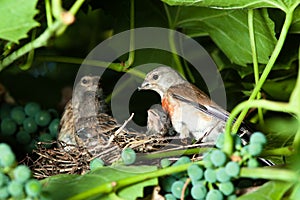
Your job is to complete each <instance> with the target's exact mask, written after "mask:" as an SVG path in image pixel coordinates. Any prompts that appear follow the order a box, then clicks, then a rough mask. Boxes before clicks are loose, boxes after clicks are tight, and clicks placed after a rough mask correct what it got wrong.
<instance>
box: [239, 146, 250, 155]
mask: <svg viewBox="0 0 300 200" xmlns="http://www.w3.org/2000/svg"><path fill="white" fill-rule="evenodd" d="M241 155H242V156H247V155H249V145H246V146H244V147H243V148H242V149H241Z"/></svg>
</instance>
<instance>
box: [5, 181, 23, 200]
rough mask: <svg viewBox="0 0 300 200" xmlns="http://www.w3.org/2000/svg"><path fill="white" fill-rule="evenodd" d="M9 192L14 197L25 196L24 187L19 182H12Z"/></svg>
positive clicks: (9, 185)
mask: <svg viewBox="0 0 300 200" xmlns="http://www.w3.org/2000/svg"><path fill="white" fill-rule="evenodd" d="M8 192H9V193H10V194H11V196H13V197H18V198H19V197H21V196H22V195H23V185H22V184H21V183H19V182H17V181H14V180H12V181H11V182H9V184H8Z"/></svg>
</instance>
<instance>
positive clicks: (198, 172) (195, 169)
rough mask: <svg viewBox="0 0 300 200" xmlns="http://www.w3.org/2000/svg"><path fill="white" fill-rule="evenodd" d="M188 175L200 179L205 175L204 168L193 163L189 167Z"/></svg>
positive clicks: (193, 178)
mask: <svg viewBox="0 0 300 200" xmlns="http://www.w3.org/2000/svg"><path fill="white" fill-rule="evenodd" d="M187 173H188V176H189V177H190V178H191V179H192V180H200V179H201V178H202V177H203V170H202V168H201V167H200V166H199V165H196V164H193V165H191V166H189V167H188V169H187Z"/></svg>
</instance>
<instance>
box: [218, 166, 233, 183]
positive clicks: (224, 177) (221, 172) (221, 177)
mask: <svg viewBox="0 0 300 200" xmlns="http://www.w3.org/2000/svg"><path fill="white" fill-rule="evenodd" d="M216 176H217V180H218V181H219V182H221V183H222V182H227V181H229V180H230V176H229V175H228V174H227V172H226V170H225V168H224V167H220V168H218V169H217V172H216Z"/></svg>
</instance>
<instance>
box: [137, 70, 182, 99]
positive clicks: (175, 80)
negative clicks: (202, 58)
mask: <svg viewBox="0 0 300 200" xmlns="http://www.w3.org/2000/svg"><path fill="white" fill-rule="evenodd" d="M185 82H186V80H184V79H183V78H182V76H180V74H179V73H178V72H176V71H175V70H173V69H172V68H171V67H166V66H162V67H158V68H156V69H154V70H152V71H150V72H149V73H148V74H147V75H146V78H145V79H144V82H143V83H142V85H141V87H139V90H153V91H155V92H157V93H158V94H159V95H160V97H161V98H163V96H164V94H165V93H166V92H167V90H168V89H169V88H170V87H171V86H174V85H177V84H181V83H185Z"/></svg>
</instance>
